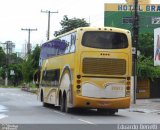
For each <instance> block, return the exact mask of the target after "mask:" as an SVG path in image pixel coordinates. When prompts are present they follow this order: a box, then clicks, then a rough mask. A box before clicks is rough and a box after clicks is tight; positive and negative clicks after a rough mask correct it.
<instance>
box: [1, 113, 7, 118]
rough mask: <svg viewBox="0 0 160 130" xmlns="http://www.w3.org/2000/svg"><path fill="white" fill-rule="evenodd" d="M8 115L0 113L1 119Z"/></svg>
mask: <svg viewBox="0 0 160 130" xmlns="http://www.w3.org/2000/svg"><path fill="white" fill-rule="evenodd" d="M6 117H8V116H7V115H5V114H0V119H2V118H6Z"/></svg>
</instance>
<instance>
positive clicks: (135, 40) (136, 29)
mask: <svg viewBox="0 0 160 130" xmlns="http://www.w3.org/2000/svg"><path fill="white" fill-rule="evenodd" d="M138 33H139V16H138V0H134V16H133V49H134V53H133V76H134V87H133V96H134V97H133V98H134V99H133V104H136V90H137V47H138Z"/></svg>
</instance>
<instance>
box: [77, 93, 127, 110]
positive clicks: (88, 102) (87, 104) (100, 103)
mask: <svg viewBox="0 0 160 130" xmlns="http://www.w3.org/2000/svg"><path fill="white" fill-rule="evenodd" d="M74 107H79V108H83V107H84V108H105V109H125V108H129V107H130V97H124V98H115V99H100V98H89V97H82V96H76V98H75V101H74Z"/></svg>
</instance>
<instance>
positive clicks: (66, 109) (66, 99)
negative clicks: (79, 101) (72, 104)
mask: <svg viewBox="0 0 160 130" xmlns="http://www.w3.org/2000/svg"><path fill="white" fill-rule="evenodd" d="M67 101H68V97H67V96H66V97H65V106H64V107H65V112H66V113H71V112H72V108H69V107H68V104H67Z"/></svg>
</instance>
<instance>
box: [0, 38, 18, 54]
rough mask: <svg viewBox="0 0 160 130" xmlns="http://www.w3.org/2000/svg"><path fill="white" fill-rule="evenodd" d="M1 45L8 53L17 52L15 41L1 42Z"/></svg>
mask: <svg viewBox="0 0 160 130" xmlns="http://www.w3.org/2000/svg"><path fill="white" fill-rule="evenodd" d="M1 47H2V49H3V50H4V52H5V53H6V54H12V53H14V52H15V43H13V42H12V41H6V42H5V43H1Z"/></svg>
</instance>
